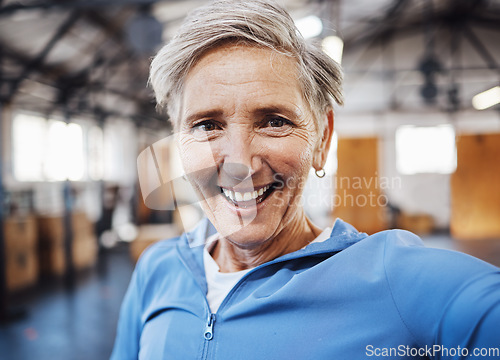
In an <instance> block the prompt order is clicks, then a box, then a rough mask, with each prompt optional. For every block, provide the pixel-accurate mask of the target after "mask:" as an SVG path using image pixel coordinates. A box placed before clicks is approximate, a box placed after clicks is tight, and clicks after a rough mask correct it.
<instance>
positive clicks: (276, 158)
mask: <svg viewBox="0 0 500 360" xmlns="http://www.w3.org/2000/svg"><path fill="white" fill-rule="evenodd" d="M313 149H314V147H313V144H312V142H311V141H309V140H308V139H304V138H297V137H293V138H288V139H283V141H279V142H276V143H274V144H272V146H268V147H267V149H266V150H268V151H269V154H270V155H269V157H268V158H269V162H270V165H271V167H272V168H273V170H274V172H276V173H281V174H282V175H283V176H284V177H286V178H293V181H294V182H300V181H301V180H305V179H303V178H304V177H307V174H308V173H309V169H310V167H311V166H312V159H313ZM290 181H292V180H290Z"/></svg>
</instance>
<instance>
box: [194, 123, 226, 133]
mask: <svg viewBox="0 0 500 360" xmlns="http://www.w3.org/2000/svg"><path fill="white" fill-rule="evenodd" d="M219 128H220V127H219V126H218V125H217V124H215V123H214V122H213V121H211V120H205V121H201V122H199V123H197V124H194V125H193V130H198V131H204V132H210V131H214V130H217V129H219Z"/></svg>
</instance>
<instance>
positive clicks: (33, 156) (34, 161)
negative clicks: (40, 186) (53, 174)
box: [12, 114, 46, 181]
mask: <svg viewBox="0 0 500 360" xmlns="http://www.w3.org/2000/svg"><path fill="white" fill-rule="evenodd" d="M45 131H46V121H45V119H44V118H41V117H38V116H32V115H26V114H17V115H16V117H15V118H14V122H13V125H12V147H13V170H14V177H15V178H16V179H18V180H20V181H41V180H43V174H42V169H43V152H44V145H45V140H44V139H45Z"/></svg>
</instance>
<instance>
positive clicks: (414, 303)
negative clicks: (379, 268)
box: [384, 231, 500, 359]
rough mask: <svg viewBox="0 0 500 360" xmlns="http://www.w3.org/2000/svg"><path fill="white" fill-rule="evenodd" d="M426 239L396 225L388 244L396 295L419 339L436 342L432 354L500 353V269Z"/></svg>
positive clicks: (480, 356) (433, 356) (431, 344)
mask: <svg viewBox="0 0 500 360" xmlns="http://www.w3.org/2000/svg"><path fill="white" fill-rule="evenodd" d="M421 244H422V243H421V241H420V240H419V239H418V238H417V237H416V236H415V235H413V234H411V233H409V232H405V231H394V232H391V234H390V235H389V236H387V239H386V243H385V250H384V267H385V271H386V278H387V281H388V284H389V288H390V290H391V295H392V298H393V300H394V304H395V306H396V308H397V310H398V312H399V314H400V317H401V320H402V322H403V323H404V324H405V326H406V327H407V328H408V330H409V331H410V332H411V333H412V334H413V336H414V338H415V343H416V344H418V347H421V348H422V347H433V349H435V351H434V352H433V353H431V356H430V358H431V359H462V358H464V359H465V358H471V359H499V358H500V353H499V352H500V269H498V268H497V267H495V266H493V265H491V264H488V263H485V262H483V261H481V260H479V259H476V258H474V257H472V256H469V255H466V254H463V253H459V252H455V251H448V250H440V249H431V248H426V247H424V246H422V245H421ZM460 349H462V350H460ZM464 349H465V350H464ZM481 351H482V353H481ZM467 356H468V357H467Z"/></svg>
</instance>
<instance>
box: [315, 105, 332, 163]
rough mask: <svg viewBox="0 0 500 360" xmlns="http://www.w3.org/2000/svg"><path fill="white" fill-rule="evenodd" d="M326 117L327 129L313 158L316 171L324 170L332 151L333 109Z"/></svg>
mask: <svg viewBox="0 0 500 360" xmlns="http://www.w3.org/2000/svg"><path fill="white" fill-rule="evenodd" d="M325 116H326V124H325V129H324V130H323V134H322V137H321V139H320V140H319V143H318V146H317V148H316V151H315V153H314V158H313V167H314V169H315V170H316V171H318V170H321V169H323V168H324V166H325V164H326V158H327V156H328V152H329V151H330V144H331V142H332V136H333V122H334V121H333V120H334V115H333V109H329V110H328V111H327V113H326V114H325Z"/></svg>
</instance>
